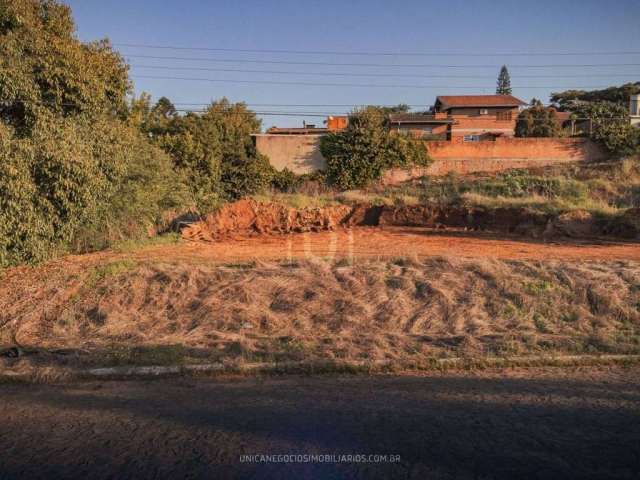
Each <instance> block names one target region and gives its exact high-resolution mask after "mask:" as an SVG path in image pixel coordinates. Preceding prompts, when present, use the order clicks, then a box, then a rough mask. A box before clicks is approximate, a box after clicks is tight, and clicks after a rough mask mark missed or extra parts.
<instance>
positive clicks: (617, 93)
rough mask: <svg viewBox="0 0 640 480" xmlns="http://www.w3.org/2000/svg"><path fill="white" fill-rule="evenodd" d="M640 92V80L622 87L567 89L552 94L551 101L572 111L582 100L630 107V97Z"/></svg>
mask: <svg viewBox="0 0 640 480" xmlns="http://www.w3.org/2000/svg"><path fill="white" fill-rule="evenodd" d="M637 93H640V82H635V83H625V84H624V85H622V86H620V87H608V88H605V89H602V90H566V91H564V92H554V93H552V94H551V102H552V103H553V104H555V105H557V106H558V107H559V108H560V109H561V110H566V111H570V110H572V105H575V104H576V103H580V102H588V103H598V102H610V103H616V104H618V105H620V106H622V107H624V108H628V107H629V97H630V96H631V95H633V94H637Z"/></svg>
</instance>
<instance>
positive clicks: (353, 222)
mask: <svg viewBox="0 0 640 480" xmlns="http://www.w3.org/2000/svg"><path fill="white" fill-rule="evenodd" d="M339 226H345V227H352V226H394V227H426V228H433V229H458V230H460V229H462V230H472V231H478V230H482V231H489V232H495V233H508V234H518V235H524V236H527V237H533V238H546V239H551V238H562V237H570V238H594V237H602V236H609V237H615V238H625V239H636V238H640V209H634V208H632V209H628V210H627V211H626V212H625V213H624V214H623V215H621V216H619V217H617V218H614V219H607V218H598V217H596V216H594V215H592V214H591V213H589V212H587V211H583V210H575V211H571V212H567V213H564V214H561V215H553V214H546V213H541V212H539V211H536V210H532V209H530V208H525V207H504V208H485V207H470V206H439V205H399V206H389V205H384V206H372V205H356V206H354V207H349V206H346V205H334V206H329V207H323V208H319V207H316V208H302V209H295V208H291V207H287V206H285V205H281V204H277V203H261V202H256V201H255V200H252V199H245V200H240V201H238V202H235V203H231V204H228V205H225V206H224V207H222V208H220V209H219V210H218V211H216V212H214V213H212V214H210V215H208V216H207V217H206V218H205V219H204V220H202V221H200V222H196V223H194V224H191V225H190V226H188V227H187V228H185V229H184V230H183V231H182V236H183V237H184V238H186V239H188V240H200V241H214V240H220V239H222V238H225V237H228V236H230V235H247V234H264V233H292V232H310V231H313V232H318V231H331V230H335V229H336V228H337V227H339Z"/></svg>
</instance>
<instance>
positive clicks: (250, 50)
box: [113, 43, 640, 57]
mask: <svg viewBox="0 0 640 480" xmlns="http://www.w3.org/2000/svg"><path fill="white" fill-rule="evenodd" d="M113 45H114V46H117V47H127V48H149V49H157V50H191V51H206V52H237V53H275V54H294V55H342V56H387V57H559V56H610V55H640V51H613V52H602V51H599V52H593V51H592V52H584V51H583V52H494V53H480V52H470V53H462V52H371V51H365V52H346V51H344V50H338V51H335V50H334V51H331V50H280V49H257V48H221V47H180V46H172V45H150V44H136V43H114V44H113Z"/></svg>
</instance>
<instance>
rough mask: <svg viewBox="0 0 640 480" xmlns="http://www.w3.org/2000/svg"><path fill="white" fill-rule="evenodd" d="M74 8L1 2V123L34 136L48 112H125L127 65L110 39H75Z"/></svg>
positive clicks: (43, 0) (34, 1)
mask: <svg viewBox="0 0 640 480" xmlns="http://www.w3.org/2000/svg"><path fill="white" fill-rule="evenodd" d="M74 30H75V26H74V24H73V20H72V18H71V13H70V9H69V7H67V6H65V5H62V4H61V3H59V2H57V1H54V0H20V1H12V0H0V119H1V120H2V121H3V122H4V123H7V124H10V125H12V126H13V127H15V128H16V133H17V134H19V135H28V133H29V132H30V130H31V128H32V127H33V126H34V125H35V123H36V122H37V120H38V118H39V117H40V116H41V115H42V112H43V110H48V111H50V112H52V113H54V114H56V115H58V116H62V117H75V116H78V115H82V114H84V115H88V116H90V115H94V114H99V113H106V112H109V113H116V112H121V111H122V109H123V108H124V107H125V97H126V94H127V92H128V89H129V87H130V83H129V78H128V75H127V65H126V64H125V63H124V61H123V59H122V58H121V57H120V55H118V54H117V53H115V52H114V51H113V50H112V49H111V47H110V45H109V42H108V41H106V40H103V41H98V42H92V43H88V44H83V43H81V42H79V41H78V40H77V39H76V38H75V36H74Z"/></svg>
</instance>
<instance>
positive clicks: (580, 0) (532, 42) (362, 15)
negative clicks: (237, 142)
mask: <svg viewBox="0 0 640 480" xmlns="http://www.w3.org/2000/svg"><path fill="white" fill-rule="evenodd" d="M66 3H68V4H69V5H70V6H71V8H72V10H73V15H74V18H75V20H76V23H77V26H78V35H79V37H80V38H81V39H82V40H85V41H87V40H94V39H99V38H105V37H108V38H109V39H110V40H111V41H112V42H113V43H114V44H116V48H117V49H118V50H119V51H120V52H121V53H123V55H124V56H125V57H126V58H127V60H128V62H129V63H130V64H131V75H132V77H133V80H134V84H135V91H136V93H140V92H141V91H146V92H149V93H150V94H152V96H153V97H154V99H157V98H158V97H160V96H162V95H164V96H167V97H169V98H170V99H171V100H172V101H173V102H174V103H184V104H189V103H193V104H203V103H207V102H209V101H210V100H211V99H215V98H220V97H222V96H226V97H227V98H229V99H230V100H232V101H245V102H247V103H249V104H256V106H255V107H252V108H253V109H254V110H256V111H265V112H266V111H268V112H273V111H283V112H305V113H312V112H313V113H318V114H322V113H336V114H338V113H343V112H345V111H347V110H349V107H344V106H326V105H361V104H396V103H401V102H403V103H408V104H412V105H415V106H416V107H415V109H419V108H420V106H424V107H426V106H428V105H431V104H432V103H433V101H434V99H435V97H436V95H452V94H473V93H493V92H494V90H495V77H496V76H497V74H498V66H499V65H502V64H503V63H504V64H507V65H508V66H509V70H510V72H511V77H512V85H513V86H514V91H513V93H514V95H516V96H518V97H520V98H522V99H523V100H525V101H528V100H530V99H531V98H532V97H537V98H541V99H543V101H547V100H548V97H549V93H550V92H551V91H557V90H564V89H566V88H569V87H582V86H584V87H589V86H593V87H598V86H603V85H615V84H621V83H624V82H626V81H637V80H640V66H638V65H640V55H639V54H633V55H607V56H601V55H591V54H590V55H580V56H578V55H576V56H564V55H563V56H552V55H536V56H525V55H523V56H512V55H504V54H507V53H522V52H529V53H530V52H535V53H542V54H548V53H554V52H556V53H557V52H571V53H573V52H590V53H591V52H634V51H640V25H639V24H638V19H640V1H637V0H628V1H627V0H610V1H604V0H553V1H549V0H529V1H505V0H486V1H481V0H477V1H472V0H468V1H462V0H449V1H446V2H443V1H437V2H436V1H433V2H432V1H425V0H415V1H413V0H407V1H395V2H394V1H391V0H385V1H377V0H368V1H360V0H356V1H344V0H342V1H330V0H324V1H313V0H297V1H290V0H281V1H252V0H242V1H235V2H230V1H205V0H200V1H198V0H182V1H158V0H108V1H105V0H67V2H66ZM123 44H142V45H159V46H173V47H191V48H212V49H216V48H217V49H232V50H242V49H245V50H247V49H248V50H296V51H304V52H309V51H316V52H317V51H320V52H343V53H354V52H357V53H362V52H370V53H371V52H373V53H381V52H386V53H394V54H397V55H336V54H304V53H268V52H239V51H217V50H171V49H152V48H140V47H131V46H124V45H123ZM402 53H428V54H438V55H436V56H419V55H413V56H411V55H407V56H405V55H401V54H402ZM467 54H473V55H470V56H462V55H467ZM477 54H483V55H484V54H491V55H487V56H478V55H477ZM493 54H498V55H493ZM140 56H146V57H149V56H152V57H174V58H163V59H158V58H141V57H140ZM175 57H180V59H178V58H175ZM185 58H189V59H194V58H197V59H205V60H186V59H185ZM255 61H258V62H294V63H253V62H255ZM295 62H307V63H348V64H362V63H369V64H372V63H373V64H376V66H357V65H301V64H298V63H295ZM575 64H589V65H593V64H597V65H600V64H638V65H627V66H610V67H609V66H607V67H605V66H602V67H575V66H574V67H571V66H568V65H575ZM401 65H422V66H419V67H417V66H401ZM425 65H451V66H453V67H442V66H439V67H438V66H425ZM479 65H486V67H484V66H483V67H478V66H479ZM518 65H521V66H520V67H518ZM525 65H526V66H529V67H524V66H525ZM535 65H558V66H555V67H544V68H543V67H533V68H532V67H531V66H535ZM150 67H155V68H150ZM161 67H171V69H166V68H161ZM187 68H191V69H192V70H188V69H187ZM208 69H214V70H208ZM219 70H243V71H240V72H237V71H236V72H229V71H226V72H223V71H219ZM244 70H254V71H261V72H246V71H244ZM267 70H271V71H279V72H297V73H296V74H293V73H262V71H267ZM317 74H324V75H317ZM543 75H548V76H549V77H547V78H531V76H543ZM145 76H146V77H148V76H151V77H182V78H198V79H203V78H204V79H213V80H217V81H216V82H207V81H200V80H198V81H188V80H173V79H158V78H144V77H145ZM431 76H435V78H434V77H431ZM459 77H469V78H459ZM238 80H242V81H247V82H257V83H238V82H237V81H238ZM265 82H266V83H265ZM268 82H289V84H285V85H282V84H278V83H268ZM301 83H307V84H308V83H312V84H321V85H303V84H301ZM327 84H333V85H327ZM335 84H351V85H352V86H338V85H335ZM374 84H375V85H383V86H378V87H374V86H371V85H374ZM459 87H469V88H459ZM533 87H544V88H533ZM257 104H279V105H285V104H286V105H290V104H305V105H308V104H311V105H321V106H314V107H286V106H266V105H265V106H260V105H257ZM184 107H185V108H187V107H188V106H187V105H184ZM191 108H197V107H196V106H193V107H191ZM263 119H264V122H263V124H264V126H265V127H269V126H271V125H275V124H277V125H281V126H297V125H300V124H301V122H302V120H303V119H306V120H307V121H308V122H309V123H321V121H322V120H321V118H316V117H313V116H311V115H306V116H305V115H303V114H300V115H296V116H264V117H263Z"/></svg>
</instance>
